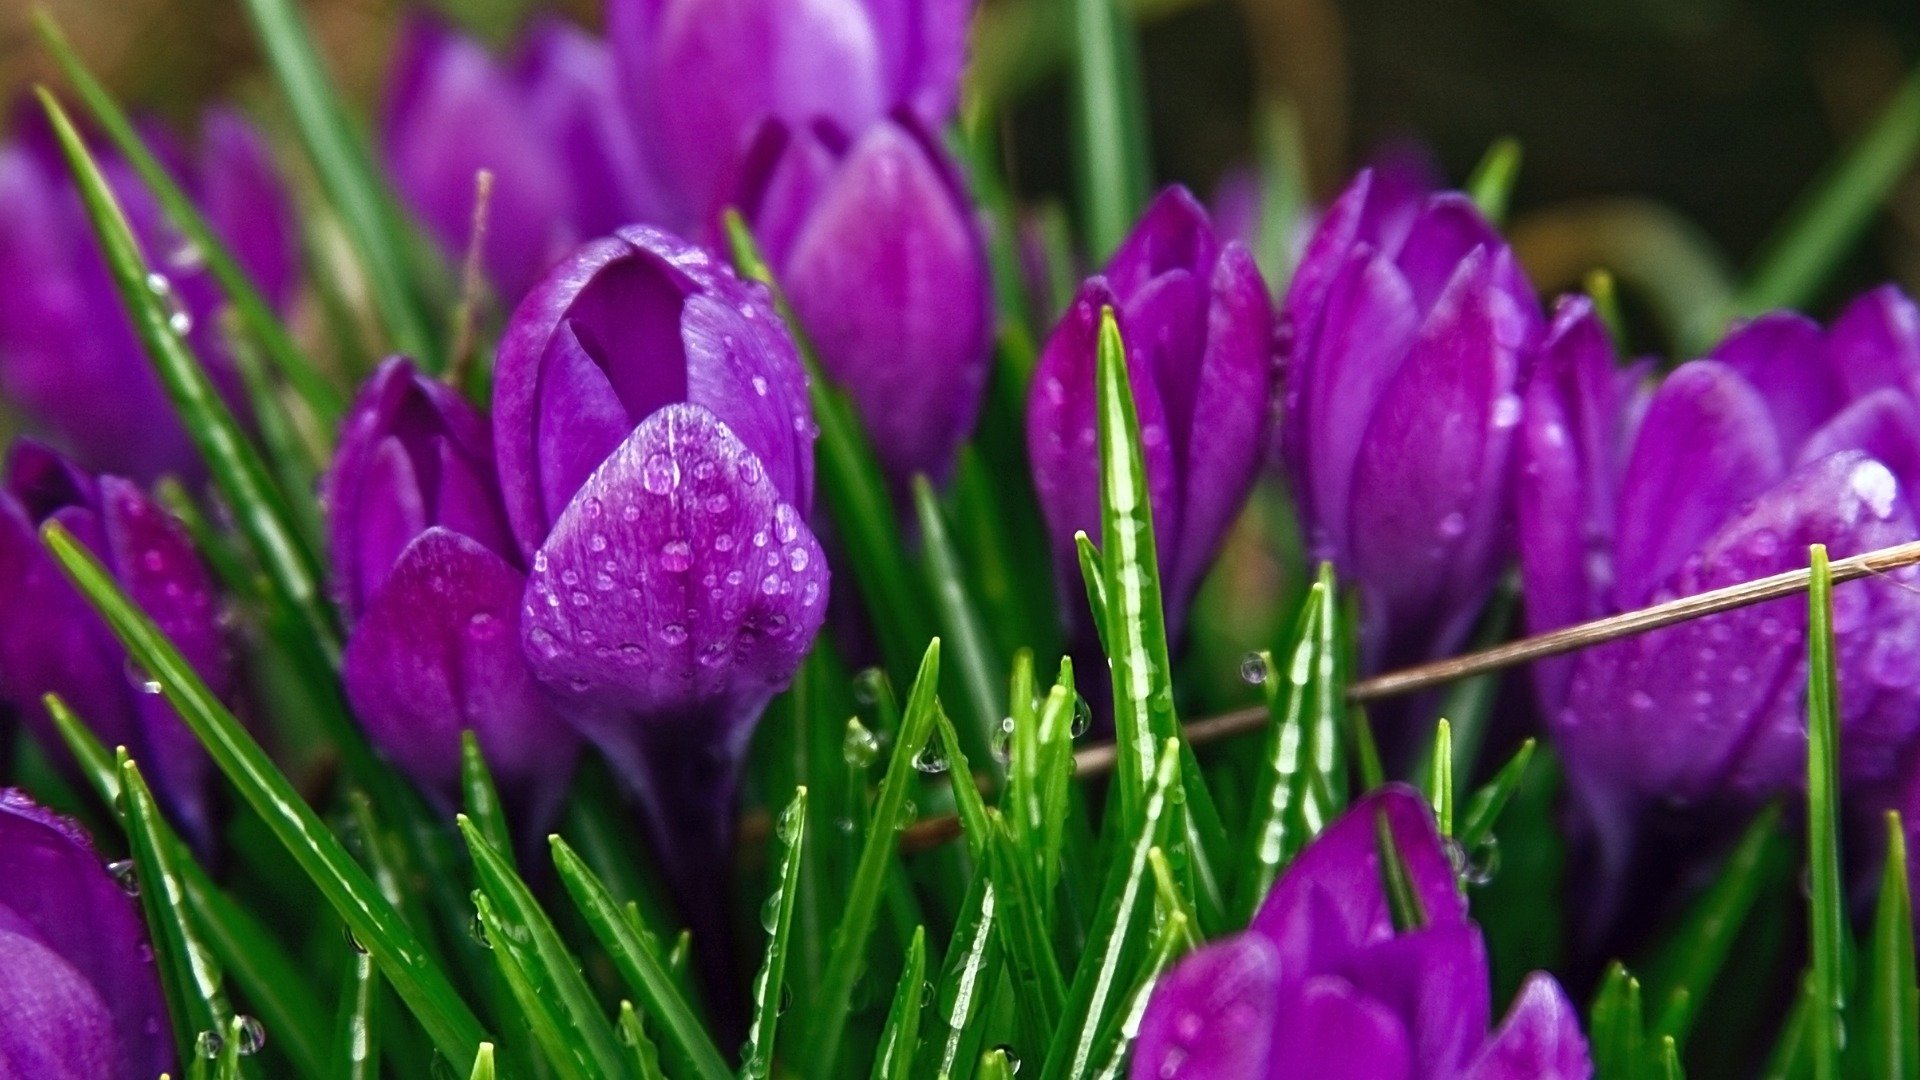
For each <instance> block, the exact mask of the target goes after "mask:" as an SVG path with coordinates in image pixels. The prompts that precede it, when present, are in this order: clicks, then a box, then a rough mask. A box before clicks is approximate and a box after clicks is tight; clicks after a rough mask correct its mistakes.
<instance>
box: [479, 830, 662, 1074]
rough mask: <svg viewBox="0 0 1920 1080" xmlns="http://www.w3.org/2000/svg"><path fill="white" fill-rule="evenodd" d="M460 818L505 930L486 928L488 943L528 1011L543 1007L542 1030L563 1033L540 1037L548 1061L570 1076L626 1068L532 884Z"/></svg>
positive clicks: (481, 880)
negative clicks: (522, 988) (520, 979)
mask: <svg viewBox="0 0 1920 1080" xmlns="http://www.w3.org/2000/svg"><path fill="white" fill-rule="evenodd" d="M455 821H456V823H457V824H458V825H459V827H460V835H461V836H462V837H463V838H464V839H465V840H466V842H467V852H468V854H470V855H471V856H472V857H473V870H474V877H475V878H476V880H478V882H479V884H480V891H481V892H482V893H483V894H485V896H486V898H487V901H488V903H489V906H490V907H491V908H492V909H493V911H494V912H495V913H496V917H497V920H498V923H499V925H500V927H501V928H502V931H503V932H502V933H495V932H494V927H492V926H489V927H487V930H488V936H487V941H488V944H489V946H490V947H491V948H492V950H493V953H494V956H495V957H496V958H499V957H503V956H504V957H507V958H509V959H511V961H512V966H513V967H515V968H518V969H519V971H520V973H521V974H522V975H524V977H525V979H526V983H527V990H528V991H529V992H530V994H531V998H530V999H529V998H527V997H524V996H523V997H522V1000H521V1005H522V1006H523V1007H524V1008H526V1009H527V1010H528V1011H529V1012H536V1011H537V1012H540V1013H543V1014H544V1015H545V1017H546V1018H547V1020H548V1021H549V1024H550V1026H549V1027H547V1028H545V1029H541V1030H544V1031H545V1032H546V1033H547V1034H548V1035H549V1036H552V1035H554V1034H557V1035H558V1036H559V1038H558V1039H557V1040H555V1041H547V1040H546V1039H543V1040H542V1043H541V1045H542V1047H543V1048H544V1049H545V1050H546V1056H547V1060H548V1062H549V1063H550V1064H552V1065H553V1066H554V1067H555V1068H556V1069H559V1070H561V1071H562V1072H563V1073H565V1074H567V1075H571V1076H579V1077H583V1078H588V1077H618V1076H623V1075H625V1066H624V1064H623V1062H622V1056H621V1054H620V1050H619V1046H618V1044H617V1043H616V1042H615V1040H614V1037H613V1027H612V1025H611V1024H610V1023H608V1021H607V1017H606V1015H605V1014H604V1013H602V1012H601V1011H600V1006H599V1004H598V1003H597V1002H596V1001H595V1000H594V996H593V990H592V988H591V987H589V986H588V985H587V981H586V978H585V976H583V975H582V974H581V973H580V962H579V960H578V959H576V958H575V957H574V956H573V955H572V954H571V953H570V952H568V951H567V946H566V943H565V942H564V941H562V940H561V939H560V933H559V931H557V930H555V929H554V927H553V922H552V920H550V919H548V918H547V913H546V912H545V911H543V910H542V909H541V907H540V902H539V901H538V900H536V899H535V898H534V895H533V891H532V890H531V889H529V888H527V885H526V882H524V881H522V880H520V875H519V874H517V873H515V872H514V869H513V866H512V865H511V864H510V863H508V862H507V859H506V856H504V855H502V854H500V852H499V851H497V850H496V849H495V848H494V846H493V845H492V844H491V843H489V842H488V840H487V838H486V836H485V835H483V834H482V833H481V832H480V829H479V827H478V826H476V825H474V823H473V821H472V820H471V819H469V818H468V817H467V816H466V815H465V814H462V815H460V816H459V817H457V818H456V819H455ZM539 1033H541V1031H540V1030H537V1031H536V1034H539Z"/></svg>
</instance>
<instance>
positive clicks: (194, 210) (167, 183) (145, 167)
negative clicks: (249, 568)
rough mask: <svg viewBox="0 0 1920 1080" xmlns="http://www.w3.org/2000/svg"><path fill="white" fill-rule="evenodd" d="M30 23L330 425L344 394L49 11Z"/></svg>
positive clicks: (258, 337)
mask: <svg viewBox="0 0 1920 1080" xmlns="http://www.w3.org/2000/svg"><path fill="white" fill-rule="evenodd" d="M34 26H35V27H36V28H37V29H38V30H39V33H40V40H41V41H42V42H44V43H45V44H46V47H47V52H48V53H50V54H51V55H52V56H53V59H54V62H55V63H56V64H58V65H59V66H60V70H61V71H62V72H63V73H64V74H65V75H66V77H67V81H68V82H70V83H72V84H73V89H74V92H75V93H77V94H79V95H80V100H81V101H82V102H83V103H84V104H85V105H86V107H87V111H88V112H89V113H90V114H91V115H92V116H93V120H94V123H95V124H97V125H98V126H99V129H100V130H101V131H102V132H104V133H106V136H107V138H108V139H109V140H111V141H112V143H113V145H114V147H115V148H116V149H118V150H119V151H120V154H121V156H122V157H124V158H126V159H127V162H128V163H129V164H131V165H132V166H133V168H134V171H136V172H138V173H139V174H140V179H141V181H142V182H143V183H145V184H146V185H147V188H148V190H150V191H152V192H153V195H154V198H156V199H157V200H159V202H160V205H161V207H162V208H163V209H164V210H165V211H166V213H167V217H168V219H169V220H171V221H172V222H173V224H174V226H175V227H176V228H178V229H179V230H180V232H181V233H182V234H184V235H185V237H186V239H187V241H188V242H189V243H191V244H192V245H193V247H194V249H195V250H197V251H198V252H199V253H200V255H201V257H202V258H203V259H204V260H205V262H206V266H207V270H208V271H209V272H210V273H212V274H213V276H214V278H215V279H217V280H218V281H219V282H220V288H221V290H222V291H223V292H225V293H226V296H227V300H228V301H229V302H230V303H232V304H233V308H234V311H235V313H236V315H237V316H238V318H239V319H240V321H241V323H242V324H244V325H245V326H246V329H247V333H248V334H250V335H251V336H252V337H253V339H254V340H255V341H257V342H259V343H260V347H261V348H262V349H263V350H264V351H265V352H266V354H267V358H268V359H270V360H271V361H273V365H274V367H276V368H277V369H279V371H280V373H281V374H282V375H283V376H285V377H286V380H287V383H288V385H290V386H292V387H293V389H294V392H295V393H297V394H299V395H300V400H301V401H303V402H305V403H306V405H307V407H308V408H310V409H312V410H313V411H314V413H315V414H316V415H318V416H319V417H320V418H321V419H322V420H323V421H325V422H326V425H327V426H328V427H331V426H332V425H333V422H334V421H336V420H338V419H339V418H340V416H341V414H342V413H344V412H346V408H347V401H346V397H345V395H343V394H342V393H341V392H340V391H339V390H338V389H336V388H335V387H334V385H333V383H332V382H330V381H328V379H327V377H326V376H325V375H323V374H321V372H320V370H319V369H318V368H316V367H315V366H314V365H313V363H312V361H311V360H309V359H308V358H307V355H306V354H305V353H304V352H302V351H301V350H300V347H299V346H297V345H295V344H294V342H293V337H292V335H290V334H289V333H288V332H287V328H286V325H285V324H284V323H282V322H281V321H280V318H279V316H278V315H276V314H275V313H274V310H273V305H272V304H271V303H269V302H268V301H267V298H266V297H265V296H264V295H262V294H261V292H260V290H259V289H258V288H256V287H255V286H254V284H253V280H252V279H251V278H249V277H248V276H247V273H246V271H245V270H243V269H241V267H240V261H239V260H238V259H237V258H235V257H234V254H233V252H232V250H231V249H229V248H228V247H227V246H226V244H224V243H223V242H221V240H220V238H219V237H218V236H217V235H215V234H214V231H213V227H212V225H211V224H210V223H209V222H208V221H207V219H206V218H205V217H204V216H203V215H202V214H201V213H200V210H199V208H198V207H196V206H195V205H194V204H193V200H192V199H191V198H190V197H188V195H187V193H186V192H185V191H183V190H182V189H181V187H180V185H179V184H177V183H175V182H174V179H173V176H172V174H170V173H169V172H167V169H166V167H165V166H164V165H162V164H161V163H160V159H159V158H158V157H156V156H155V155H154V153H153V151H151V150H149V149H148V148H147V145H146V142H145V140H143V139H141V138H140V133H139V131H138V130H137V129H135V127H134V126H133V121H132V120H131V119H129V118H128V117H127V114H126V112H125V111H124V110H122V109H121V108H120V106H119V104H118V103H117V102H115V101H114V100H113V95H112V94H110V93H108V92H107V89H106V87H104V86H102V85H101V84H100V80H98V79H96V78H94V76H93V72H91V71H89V70H88V69H87V67H86V65H85V64H83V63H81V61H80V57H79V54H78V53H76V52H74V49H73V45H72V43H71V42H69V41H68V40H67V36H66V34H65V33H64V32H62V31H61V29H60V27H59V24H58V23H56V22H55V21H54V19H53V16H52V15H51V14H49V13H48V12H47V11H46V10H44V9H42V10H40V11H38V12H36V13H35V15H34Z"/></svg>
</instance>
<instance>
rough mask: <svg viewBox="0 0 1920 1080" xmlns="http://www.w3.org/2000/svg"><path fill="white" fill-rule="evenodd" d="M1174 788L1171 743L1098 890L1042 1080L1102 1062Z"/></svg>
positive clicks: (1133, 961) (1129, 975)
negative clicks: (1106, 1033) (1150, 856)
mask: <svg viewBox="0 0 1920 1080" xmlns="http://www.w3.org/2000/svg"><path fill="white" fill-rule="evenodd" d="M1179 782H1180V744H1179V742H1178V741H1177V740H1174V739H1168V740H1167V741H1166V742H1165V743H1163V744H1162V749H1161V752H1160V754H1159V755H1158V760H1157V764H1156V765H1155V767H1154V772H1153V782H1152V785H1151V786H1150V787H1149V788H1148V789H1147V793H1146V804H1145V806H1144V807H1143V808H1142V812H1141V814H1140V816H1139V819H1138V824H1137V825H1136V827H1135V828H1134V830H1133V832H1132V833H1131V834H1130V835H1128V837H1127V840H1126V845H1127V846H1126V847H1125V848H1124V849H1122V850H1120V851H1119V852H1117V853H1116V855H1117V857H1116V858H1115V859H1114V862H1113V869H1112V871H1111V872H1110V873H1109V875H1108V878H1107V882H1106V887H1105V888H1104V889H1102V890H1101V895H1100V900H1099V903H1098V905H1097V906H1096V909H1095V910H1096V911H1097V913H1098V914H1097V916H1096V919H1095V924H1094V928H1093V933H1092V934H1091V935H1090V936H1089V940H1088V948H1087V950H1086V952H1085V953H1084V954H1083V955H1082V957H1081V959H1080V965H1079V967H1078V968H1077V969H1076V970H1075V972H1074V976H1073V984H1072V986H1071V988H1070V989H1069V991H1068V993H1067V1008H1066V1012H1065V1016H1066V1019H1065V1021H1064V1022H1063V1023H1062V1024H1061V1025H1060V1028H1059V1031H1058V1032H1056V1034H1055V1035H1054V1039H1053V1043H1052V1045H1051V1046H1049V1047H1048V1049H1047V1057H1046V1065H1045V1068H1043V1069H1042V1071H1041V1074H1040V1075H1041V1077H1042V1080H1080V1078H1082V1077H1085V1076H1088V1075H1090V1074H1091V1073H1092V1071H1093V1070H1094V1069H1095V1067H1096V1066H1097V1064H1098V1060H1097V1059H1099V1060H1103V1059H1102V1058H1101V1056H1100V1051H1101V1049H1102V1047H1101V1045H1100V1039H1099V1037H1100V1035H1101V1033H1102V1031H1103V1030H1104V1029H1105V1028H1106V1027H1107V1025H1108V1023H1109V1021H1111V1020H1112V1019H1113V1017H1114V1016H1115V1015H1117V1014H1118V1013H1119V1011H1120V1009H1121V1007H1122V1005H1123V1004H1124V1001H1125V996H1126V990H1127V988H1128V987H1129V986H1130V985H1131V981H1132V979H1133V977H1134V975H1135V974H1136V967H1137V964H1138V962H1139V960H1138V954H1139V952H1140V951H1141V946H1142V945H1143V944H1144V938H1145V935H1144V934H1142V933H1141V930H1142V928H1143V927H1144V926H1145V925H1146V924H1147V922H1148V921H1149V920H1150V919H1151V918H1152V915H1153V904H1152V903H1151V902H1150V901H1151V892H1152V889H1153V883H1152V880H1151V877H1152V874H1151V871H1150V869H1149V864H1148V853H1149V852H1151V851H1152V850H1153V849H1154V848H1156V847H1162V846H1164V845H1165V843H1166V838H1167V834H1168V832H1169V831H1170V830H1171V829H1172V827H1173V824H1174V822H1173V820H1172V819H1173V818H1174V817H1175V816H1176V815H1177V809H1178V808H1177V807H1175V806H1174V805H1172V801H1171V799H1172V795H1173V789H1174V787H1175V786H1176V785H1177V784H1179Z"/></svg>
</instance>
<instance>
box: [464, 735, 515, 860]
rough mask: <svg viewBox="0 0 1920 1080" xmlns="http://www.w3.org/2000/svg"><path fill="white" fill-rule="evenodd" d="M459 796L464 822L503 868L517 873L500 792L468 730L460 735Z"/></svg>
mask: <svg viewBox="0 0 1920 1080" xmlns="http://www.w3.org/2000/svg"><path fill="white" fill-rule="evenodd" d="M460 792H461V796H462V798H461V806H462V808H463V809H464V810H465V811H466V813H467V819H468V820H470V821H472V822H473V823H474V826H475V827H476V828H478V829H479V830H480V835H482V836H484V837H486V838H487V843H488V844H490V845H492V847H493V850H494V851H496V852H498V853H499V855H500V857H501V858H502V859H504V860H505V861H506V864H507V865H508V866H510V867H515V868H516V869H517V865H516V863H515V860H514V857H513V834H512V832H510V831H509V830H508V829H507V815H506V811H505V810H503V809H501V807H500V789H499V788H497V787H496V786H494V783H493V770H491V769H489V768H487V756H486V755H485V754H483V753H481V752H480V739H479V737H477V736H476V735H474V733H473V732H472V731H471V730H467V731H462V732H461V733H460Z"/></svg>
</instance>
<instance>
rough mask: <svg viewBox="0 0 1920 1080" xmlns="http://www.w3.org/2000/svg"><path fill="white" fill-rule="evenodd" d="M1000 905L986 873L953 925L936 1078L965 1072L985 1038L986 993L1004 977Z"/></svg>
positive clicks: (940, 996)
mask: <svg viewBox="0 0 1920 1080" xmlns="http://www.w3.org/2000/svg"><path fill="white" fill-rule="evenodd" d="M998 907H999V902H998V898H997V897H996V895H995V893H994V888H993V882H992V880H991V879H990V878H989V877H988V876H987V875H986V874H975V875H974V876H973V879H972V880H971V881H970V882H969V883H968V885H967V892H966V896H965V898H964V899H962V900H961V903H960V914H959V917H958V918H957V919H955V921H954V927H953V938H952V940H951V941H949V942H948V944H947V960H946V964H945V966H944V967H943V968H942V969H941V972H940V983H939V987H938V990H937V991H936V996H935V998H934V1002H935V1004H936V1006H937V1007H938V1008H939V1017H940V1021H941V1023H942V1024H943V1025H944V1026H945V1027H946V1040H945V1041H944V1042H942V1043H941V1044H940V1056H939V1060H938V1061H937V1062H935V1064H934V1068H933V1075H934V1076H935V1077H936V1078H938V1080H947V1078H948V1077H951V1076H954V1075H955V1074H956V1073H958V1072H959V1071H960V1069H961V1063H962V1062H970V1061H973V1060H974V1054H975V1053H977V1052H978V1049H979V1046H980V1044H981V1042H983V1041H984V1040H985V1038H986V1031H985V1025H984V1024H982V1023H981V1022H980V1018H981V1017H982V1016H983V1015H984V1014H985V1013H987V1012H988V1010H987V1009H986V1008H985V1004H986V1000H987V997H988V995H990V994H991V993H992V991H993V988H994V986H995V985H996V981H997V980H998V978H999V976H1000V967H999V965H1000V959H999V950H998V949H997V948H995V944H996V942H997V939H998V937H999V935H998V934H997V933H996V932H995V930H994V922H995V921H996V919H997V915H998Z"/></svg>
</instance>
